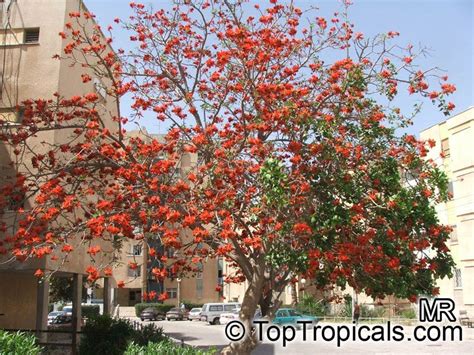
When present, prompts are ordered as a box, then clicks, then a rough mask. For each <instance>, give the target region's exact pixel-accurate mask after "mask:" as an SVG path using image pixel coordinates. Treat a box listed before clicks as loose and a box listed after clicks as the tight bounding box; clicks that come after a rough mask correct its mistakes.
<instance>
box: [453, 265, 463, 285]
mask: <svg viewBox="0 0 474 355" xmlns="http://www.w3.org/2000/svg"><path fill="white" fill-rule="evenodd" d="M454 288H462V276H461V269H456V270H454Z"/></svg>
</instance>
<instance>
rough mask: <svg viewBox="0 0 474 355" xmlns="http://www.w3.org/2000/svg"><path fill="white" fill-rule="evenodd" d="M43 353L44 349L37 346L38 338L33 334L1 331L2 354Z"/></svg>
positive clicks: (29, 354) (0, 351)
mask: <svg viewBox="0 0 474 355" xmlns="http://www.w3.org/2000/svg"><path fill="white" fill-rule="evenodd" d="M41 351H42V348H41V347H40V346H38V345H36V338H35V336H34V335H33V334H26V333H22V332H16V333H13V332H8V331H4V330H0V354H2V355H3V354H8V355H24V354H28V355H37V354H40V353H41Z"/></svg>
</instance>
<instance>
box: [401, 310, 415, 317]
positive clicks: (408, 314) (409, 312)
mask: <svg viewBox="0 0 474 355" xmlns="http://www.w3.org/2000/svg"><path fill="white" fill-rule="evenodd" d="M400 317H402V318H408V319H415V318H416V312H415V310H414V309H412V308H408V309H404V310H403V311H401V312H400Z"/></svg>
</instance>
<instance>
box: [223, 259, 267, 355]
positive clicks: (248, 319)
mask: <svg viewBox="0 0 474 355" xmlns="http://www.w3.org/2000/svg"><path fill="white" fill-rule="evenodd" d="M264 272H265V262H264V260H263V258H262V260H261V261H260V262H259V263H258V265H255V266H254V267H253V275H252V279H251V280H249V286H248V288H247V291H245V295H244V299H243V302H242V309H241V310H240V321H241V322H242V324H243V325H244V328H245V336H244V338H243V340H241V341H239V342H231V343H230V344H229V345H228V346H227V347H225V348H224V349H223V350H222V352H221V354H225V355H250V352H251V351H252V350H253V349H255V347H256V346H257V345H258V340H257V336H256V334H255V332H254V331H253V329H252V327H253V322H252V321H253V317H254V315H255V311H256V310H257V305H258V303H259V300H260V299H261V296H262V289H263V283H264Z"/></svg>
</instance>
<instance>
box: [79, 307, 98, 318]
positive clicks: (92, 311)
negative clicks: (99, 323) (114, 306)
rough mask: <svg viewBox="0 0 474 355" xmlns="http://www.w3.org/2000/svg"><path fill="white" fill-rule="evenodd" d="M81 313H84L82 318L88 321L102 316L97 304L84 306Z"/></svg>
mask: <svg viewBox="0 0 474 355" xmlns="http://www.w3.org/2000/svg"><path fill="white" fill-rule="evenodd" d="M81 313H82V316H83V317H85V318H87V319H90V318H94V317H97V316H98V315H99V314H100V307H99V305H97V304H91V305H82V306H81Z"/></svg>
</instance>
